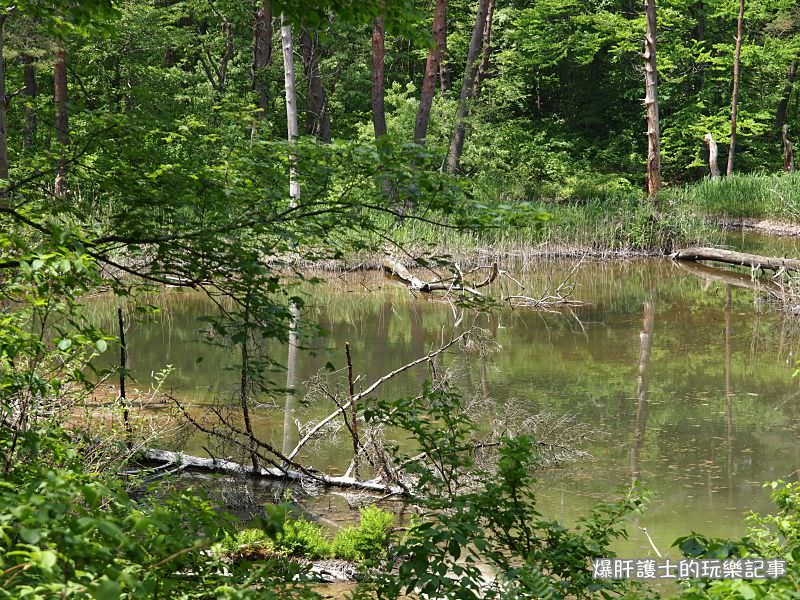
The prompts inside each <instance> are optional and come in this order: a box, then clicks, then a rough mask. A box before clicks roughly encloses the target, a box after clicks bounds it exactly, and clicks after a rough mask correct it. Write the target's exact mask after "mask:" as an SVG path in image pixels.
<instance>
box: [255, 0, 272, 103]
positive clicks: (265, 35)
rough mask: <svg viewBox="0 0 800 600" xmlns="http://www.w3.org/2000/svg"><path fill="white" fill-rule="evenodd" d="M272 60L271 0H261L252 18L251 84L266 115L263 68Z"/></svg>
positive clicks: (265, 89)
mask: <svg viewBox="0 0 800 600" xmlns="http://www.w3.org/2000/svg"><path fill="white" fill-rule="evenodd" d="M271 62H272V2H271V0H262V3H261V8H260V9H259V10H257V11H256V12H255V15H254V18H253V64H252V67H251V73H250V77H251V84H252V88H253V91H254V92H255V93H256V103H257V105H258V107H259V108H260V109H261V111H262V116H264V117H266V116H267V108H268V107H269V84H268V82H267V81H265V70H266V68H267V67H268V66H269V64H270V63H271Z"/></svg>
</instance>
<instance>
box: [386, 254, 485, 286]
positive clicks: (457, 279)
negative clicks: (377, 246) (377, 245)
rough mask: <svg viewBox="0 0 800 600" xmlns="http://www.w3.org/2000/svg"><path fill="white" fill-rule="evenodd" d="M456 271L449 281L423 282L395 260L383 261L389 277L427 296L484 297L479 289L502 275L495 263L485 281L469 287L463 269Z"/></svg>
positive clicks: (388, 258)
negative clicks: (444, 294)
mask: <svg viewBox="0 0 800 600" xmlns="http://www.w3.org/2000/svg"><path fill="white" fill-rule="evenodd" d="M456 269H457V272H456V274H455V275H454V276H453V277H451V278H449V279H442V280H440V281H423V280H422V279H420V278H419V277H417V276H416V275H413V274H412V273H411V271H409V270H408V269H406V268H405V267H404V266H403V265H402V264H401V263H400V262H399V261H397V260H395V259H394V258H391V257H389V256H387V257H385V258H384V259H383V270H384V272H385V273H386V274H387V275H388V276H389V277H391V278H392V279H396V280H398V281H402V282H403V283H404V284H406V285H407V286H408V287H410V288H411V289H412V290H415V291H418V292H423V293H425V294H430V293H432V292H468V293H470V294H472V295H474V296H482V295H483V294H481V293H480V292H479V291H478V288H482V287H486V286H487V285H489V284H490V283H492V282H493V281H494V280H495V279H497V276H498V275H499V274H500V269H499V268H498V266H497V263H493V264H492V270H491V272H490V273H489V275H488V276H487V277H486V279H485V280H483V281H481V282H480V283H476V284H473V285H467V284H466V283H465V282H464V274H463V273H462V272H461V269H458V267H456Z"/></svg>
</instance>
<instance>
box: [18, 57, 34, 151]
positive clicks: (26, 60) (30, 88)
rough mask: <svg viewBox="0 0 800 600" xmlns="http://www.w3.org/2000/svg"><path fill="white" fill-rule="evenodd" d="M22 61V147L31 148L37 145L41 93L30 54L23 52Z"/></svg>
mask: <svg viewBox="0 0 800 600" xmlns="http://www.w3.org/2000/svg"><path fill="white" fill-rule="evenodd" d="M20 60H21V62H22V81H23V84H22V94H23V95H24V96H25V109H24V110H25V114H24V117H23V122H22V148H23V149H25V150H30V149H31V148H33V147H34V145H36V130H37V120H38V119H37V116H36V96H37V95H38V93H39V90H38V85H37V83H36V66H35V64H34V62H33V57H32V56H31V55H30V54H23V55H22V57H21V59H20Z"/></svg>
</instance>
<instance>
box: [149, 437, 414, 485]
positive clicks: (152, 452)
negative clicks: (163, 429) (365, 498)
mask: <svg viewBox="0 0 800 600" xmlns="http://www.w3.org/2000/svg"><path fill="white" fill-rule="evenodd" d="M141 455H142V456H143V457H144V458H146V459H147V460H150V461H153V462H158V463H166V464H169V465H175V466H181V467H183V469H185V470H197V471H205V472H209V473H224V474H227V475H244V476H246V477H257V478H258V477H260V478H264V479H276V480H281V481H286V480H289V481H296V482H301V481H306V482H308V481H312V482H316V483H318V484H321V485H325V486H330V487H339V488H351V489H357V490H363V491H366V492H375V493H376V494H392V495H402V494H406V493H407V492H406V491H405V490H403V489H402V488H400V487H397V486H390V485H385V484H383V483H381V482H380V481H374V480H373V481H361V480H358V479H354V478H352V477H334V476H331V475H325V474H323V473H315V474H314V475H313V476H309V475H307V474H305V473H301V472H300V471H296V470H294V469H279V468H277V467H271V468H268V469H267V468H264V467H259V468H258V469H254V468H253V467H252V466H249V465H243V464H241V463H237V462H233V461H230V460H224V459H214V458H201V457H199V456H191V455H189V454H184V453H183V452H170V451H169V450H156V449H154V448H144V449H143V450H141Z"/></svg>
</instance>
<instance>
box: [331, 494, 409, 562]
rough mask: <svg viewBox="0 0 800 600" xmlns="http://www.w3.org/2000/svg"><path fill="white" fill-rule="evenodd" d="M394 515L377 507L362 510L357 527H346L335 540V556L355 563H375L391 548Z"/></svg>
mask: <svg viewBox="0 0 800 600" xmlns="http://www.w3.org/2000/svg"><path fill="white" fill-rule="evenodd" d="M393 526H394V515H393V514H392V513H390V512H387V511H385V510H381V509H380V508H378V507H377V506H367V507H364V508H362V509H361V521H360V522H359V524H358V526H357V527H345V528H344V529H340V530H339V531H337V532H336V536H335V537H334V538H333V555H334V556H336V557H337V558H342V559H344V560H352V561H355V562H364V561H374V560H377V559H379V558H381V557H382V556H383V555H384V554H385V553H386V549H387V547H388V546H389V541H390V537H391V534H392V527H393Z"/></svg>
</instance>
